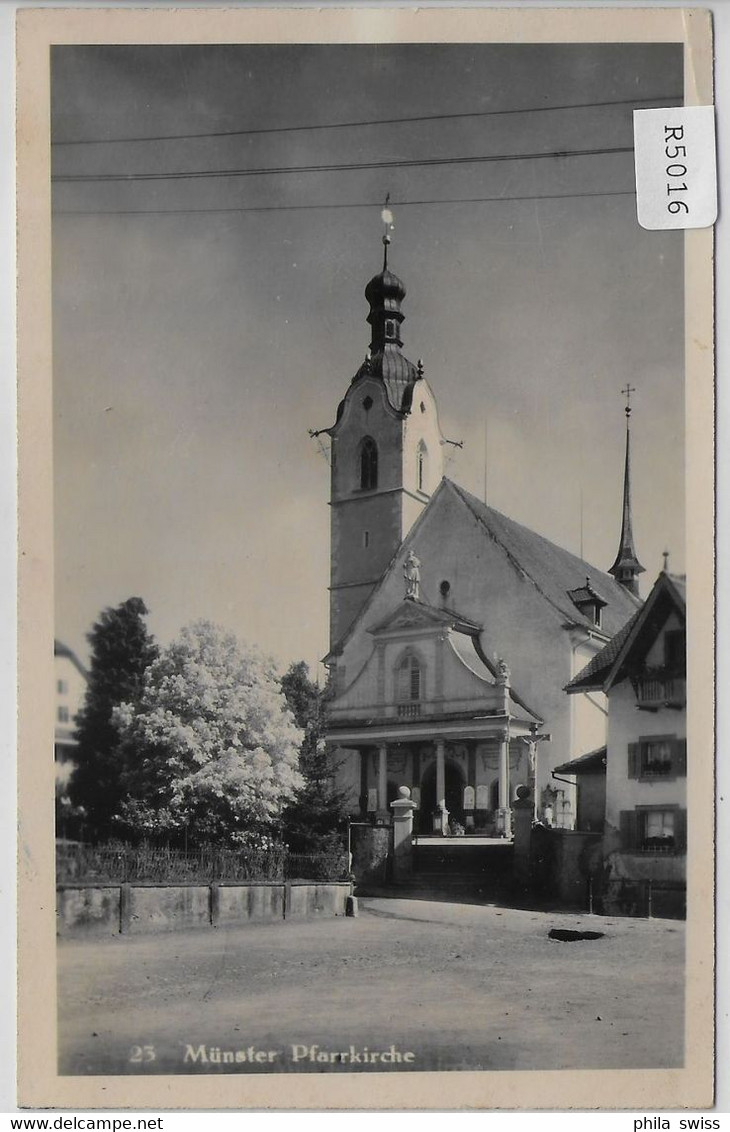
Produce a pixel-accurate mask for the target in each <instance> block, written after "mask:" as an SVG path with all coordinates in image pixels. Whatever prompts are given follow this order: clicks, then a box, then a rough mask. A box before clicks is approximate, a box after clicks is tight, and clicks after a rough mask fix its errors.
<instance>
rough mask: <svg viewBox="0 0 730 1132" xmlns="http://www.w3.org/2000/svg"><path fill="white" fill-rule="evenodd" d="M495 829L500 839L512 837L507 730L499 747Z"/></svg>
mask: <svg viewBox="0 0 730 1132" xmlns="http://www.w3.org/2000/svg"><path fill="white" fill-rule="evenodd" d="M497 829H498V831H499V834H500V836H501V837H511V836H512V811H511V810H510V805H509V730H507V731H504V732H503V733H502V736H501V739H500V745H499V809H498V810H497Z"/></svg>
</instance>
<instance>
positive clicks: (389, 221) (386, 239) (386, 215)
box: [380, 193, 395, 271]
mask: <svg viewBox="0 0 730 1132" xmlns="http://www.w3.org/2000/svg"><path fill="white" fill-rule="evenodd" d="M389 204H390V193H386V195H385V203H384V205H383V209H382V212H381V213H380V218H381V220H382V221H383V224H384V225H385V232H384V233H383V271H387V270H388V245H389V244H390V233H391V232H392V231H393V229H394V228H395V221H394V219H393V213H392V211H391V210H390V208H389V207H388V206H389Z"/></svg>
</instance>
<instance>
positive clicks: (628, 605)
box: [446, 480, 640, 636]
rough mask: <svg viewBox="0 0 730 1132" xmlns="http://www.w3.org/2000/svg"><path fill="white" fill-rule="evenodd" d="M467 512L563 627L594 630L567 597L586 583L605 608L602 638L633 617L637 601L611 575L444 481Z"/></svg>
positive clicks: (617, 629) (590, 622) (449, 481)
mask: <svg viewBox="0 0 730 1132" xmlns="http://www.w3.org/2000/svg"><path fill="white" fill-rule="evenodd" d="M446 482H447V483H448V484H449V485H450V486H451V487H452V488H453V490H454V491H455V493H456V494H457V495H458V496H459V498H460V499H462V500H463V501H464V503H466V505H467V507H468V508H469V510H470V511H471V512H472V514H473V515H474V516H475V518H476V519H478V521H479V522H480V523H481V525H482V526H483V527H484V528H485V530H486V532H487V533H488V535H489V537H490V538H492V539H494V541H495V542H497V543H498V544H499V545H500V546H501V547H502V549H503V551H504V552H505V554H506V555H507V557H508V558H509V559H510V561H511V562H512V564H513V566H515V568H516V569H517V570H518V571H519V572H520V573H522V574H523V575H524V576H525V577H526V578H529V580H530V581H531V582H532V583H533V584H534V586H535V588H536V589H537V590H538V591H539V592H540V593H541V594H542V596H543V597H544V598H545V599H546V601H548V602H550V604H551V605H552V606H554V608H555V609H556V610H558V611H559V612H560V613H562V614H563V616H564V617H565V619H566V621H568V622H571V623H574V624H576V625H584V626H585V627H586V628H590V629H592V630H595V629H596V628H597V626H596V625H594V623H593V621H592V619H591V618H590V617H587V616H586V615H585V614H584V613H581V611H580V610H579V609H578V607H577V606H576V605H575V604H574V603H573V602H572V601H571V599H570V597H569V595H568V591H569V590H579V589H583V588H584V587H585V585H586V578H590V585H591V589H592V591H593V592H594V593H595V594H597V596H598V597H599V598H600V600H601V601H603V602H605V606H604V607H603V612H602V621H601V632H603V633H605V635H606V636H612V635H613V634H614V633H617V632H618V631H619V629H620V628H621V627H622V626H623V625H625V623H626V621H627V620H628V619H629V618H630V617H631V616H632V615H633V614H634V613H635V612H636V609H637V606H638V605H639V604H640V603H639V599H638V598H635V597H633V595H631V594H630V593H628V592H627V590H626V589H625V588H624V587H623V586H620V585H619V584H618V583H617V582H616V581H614V579H613V578H612V577H611V576H610V574H608V573H606V572H605V571H603V570H598V569H596V567H595V566H591V565H590V563H588V562H585V561H584V560H583V559H582V558H579V557H578V556H577V554H571V552H570V551H569V550H564V549H563V548H562V547H561V546H556V544H555V543H554V542H550V540H549V539H547V538H545V537H544V536H543V535H539V534H537V533H536V532H535V531H531V530H530V529H529V528H528V527H523V526H522V524H521V523H516V522H515V521H514V519H508V518H507V516H506V515H502V514H501V513H500V512H499V511H495V509H494V508H493V507H488V506H487V505H486V503H482V502H481V500H479V499H477V498H476V496H474V495H471V494H470V492H468V491H465V490H464V488H463V487H459V485H458V484H456V483H453V482H452V481H451V480H447V481H446Z"/></svg>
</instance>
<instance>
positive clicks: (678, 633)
mask: <svg viewBox="0 0 730 1132" xmlns="http://www.w3.org/2000/svg"><path fill="white" fill-rule="evenodd" d="M664 665H665V667H666V669H667V671H668V672H669V673H670V674H671V675H673V676H680V675H682V676H683V675H684V673H685V672H686V670H687V637H686V634H685V632H684V629H671V630H670V631H669V632H667V633H665V634H664Z"/></svg>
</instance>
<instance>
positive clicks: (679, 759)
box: [672, 739, 687, 778]
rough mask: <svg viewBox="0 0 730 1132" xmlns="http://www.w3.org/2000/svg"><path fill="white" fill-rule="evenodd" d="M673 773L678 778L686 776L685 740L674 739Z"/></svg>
mask: <svg viewBox="0 0 730 1132" xmlns="http://www.w3.org/2000/svg"><path fill="white" fill-rule="evenodd" d="M672 762H673V764H674V773H675V774H676V775H677V776H678V777H680V778H686V777H687V740H686V739H675V740H674V745H673V757H672Z"/></svg>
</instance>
